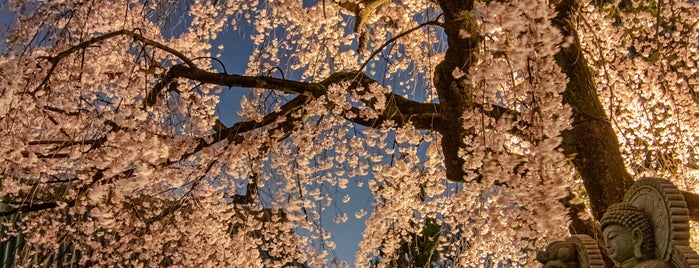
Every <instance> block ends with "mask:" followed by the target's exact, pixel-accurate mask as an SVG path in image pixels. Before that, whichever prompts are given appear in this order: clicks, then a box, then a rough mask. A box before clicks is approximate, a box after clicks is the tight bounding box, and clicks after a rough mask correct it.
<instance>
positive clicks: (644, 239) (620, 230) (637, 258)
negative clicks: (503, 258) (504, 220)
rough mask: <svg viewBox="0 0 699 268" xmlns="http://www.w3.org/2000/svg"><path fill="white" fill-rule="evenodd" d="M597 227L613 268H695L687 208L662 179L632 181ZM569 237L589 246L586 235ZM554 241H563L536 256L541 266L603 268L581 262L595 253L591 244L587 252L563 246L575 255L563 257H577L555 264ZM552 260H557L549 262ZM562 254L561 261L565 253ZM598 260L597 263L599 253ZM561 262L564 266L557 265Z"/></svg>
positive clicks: (697, 260)
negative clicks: (576, 238)
mask: <svg viewBox="0 0 699 268" xmlns="http://www.w3.org/2000/svg"><path fill="white" fill-rule="evenodd" d="M600 223H601V225H602V230H603V238H604V241H605V244H606V245H605V246H604V247H602V248H604V249H606V251H607V254H608V256H609V257H610V258H612V259H613V260H614V262H615V263H616V267H624V268H626V267H633V268H653V267H662V268H664V267H673V268H685V267H697V268H699V255H697V253H696V252H694V250H692V248H690V247H689V212H688V210H687V204H686V203H685V201H684V197H683V196H682V194H681V193H680V191H679V190H678V189H677V188H676V187H675V186H674V185H673V184H672V183H670V182H669V181H667V180H664V179H658V178H642V179H640V180H638V181H636V183H634V185H633V186H632V187H631V188H630V189H629V190H628V191H627V192H626V195H625V196H624V201H623V202H622V203H620V204H616V205H613V206H611V207H610V208H609V209H608V210H607V212H606V213H605V215H604V216H603V217H602V219H601V222H600ZM574 237H585V239H587V240H588V241H592V242H591V243H594V240H593V239H592V238H590V237H589V236H585V235H576V236H574ZM571 238H572V237H571ZM571 238H569V239H568V240H566V241H565V242H563V243H567V242H568V241H569V240H571ZM578 239H579V238H578ZM559 242H562V241H557V242H553V243H551V244H549V247H547V249H546V251H544V252H542V253H541V254H540V255H541V256H542V257H541V258H539V257H538V256H537V259H538V260H539V261H540V262H541V263H543V264H544V267H604V262H600V263H599V265H598V266H593V264H591V263H589V262H587V263H586V262H585V260H589V259H590V257H589V256H588V255H589V254H593V255H595V254H597V253H599V252H600V251H599V248H596V247H597V245H596V244H595V245H590V248H589V249H586V250H582V249H580V248H576V247H568V248H571V249H573V250H574V251H575V252H574V253H570V254H568V255H571V256H572V255H574V256H576V258H574V259H572V258H571V259H566V260H565V261H564V260H558V255H561V254H554V253H552V252H549V248H551V249H552V250H553V251H557V250H558V249H554V248H553V247H551V246H552V245H553V244H555V243H559ZM564 251H565V250H564ZM554 256H555V257H556V258H552V257H554ZM562 256H564V257H565V254H563V255H562ZM595 256H596V255H595ZM544 257H547V258H544ZM594 258H596V257H593V259H594ZM599 259H600V261H601V255H600V258H599ZM549 263H550V264H551V265H552V266H549ZM560 263H564V264H565V265H567V266H557V265H560ZM594 265H597V264H596V263H595V264H594Z"/></svg>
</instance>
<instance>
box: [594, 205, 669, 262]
mask: <svg viewBox="0 0 699 268" xmlns="http://www.w3.org/2000/svg"><path fill="white" fill-rule="evenodd" d="M600 223H601V224H602V233H603V238H604V243H605V247H606V249H607V254H609V257H610V258H612V260H614V262H615V263H616V266H617V267H621V268H632V267H633V268H669V267H670V265H669V264H668V263H666V262H664V261H662V260H658V259H657V258H656V256H655V241H654V237H653V226H652V223H651V221H650V219H649V218H648V216H646V214H645V213H644V212H643V211H641V210H640V209H639V208H637V207H634V206H632V205H629V204H626V203H619V204H615V205H612V206H611V207H610V208H609V210H607V212H606V213H605V214H604V216H603V217H602V220H601V221H600Z"/></svg>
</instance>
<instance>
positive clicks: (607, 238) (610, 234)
mask: <svg viewBox="0 0 699 268" xmlns="http://www.w3.org/2000/svg"><path fill="white" fill-rule="evenodd" d="M603 235H604V244H605V245H606V247H607V253H608V254H609V257H611V258H612V260H614V261H615V262H617V263H622V262H624V261H626V260H629V259H632V258H634V257H635V256H634V237H633V234H632V231H631V230H629V229H627V228H626V227H624V226H621V225H617V224H612V225H609V226H607V227H605V228H604V230H603Z"/></svg>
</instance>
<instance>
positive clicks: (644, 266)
mask: <svg viewBox="0 0 699 268" xmlns="http://www.w3.org/2000/svg"><path fill="white" fill-rule="evenodd" d="M636 268H671V266H670V264H668V263H667V262H664V261H661V260H647V261H644V262H642V263H640V264H638V265H637V266H636Z"/></svg>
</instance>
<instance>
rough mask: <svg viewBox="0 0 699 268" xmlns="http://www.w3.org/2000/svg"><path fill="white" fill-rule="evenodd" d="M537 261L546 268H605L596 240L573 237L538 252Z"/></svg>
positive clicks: (586, 237) (581, 236)
mask: <svg viewBox="0 0 699 268" xmlns="http://www.w3.org/2000/svg"><path fill="white" fill-rule="evenodd" d="M536 259H537V260H538V261H539V262H541V263H543V264H544V266H543V267H544V268H578V267H586V268H588V267H589V268H604V260H603V259H602V253H601V252H600V250H599V247H598V246H597V243H596V242H595V240H594V239H592V238H590V237H589V236H586V235H573V236H571V237H570V238H568V239H566V241H555V242H553V243H551V244H549V245H548V247H546V250H545V251H540V252H538V254H537V256H536Z"/></svg>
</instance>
